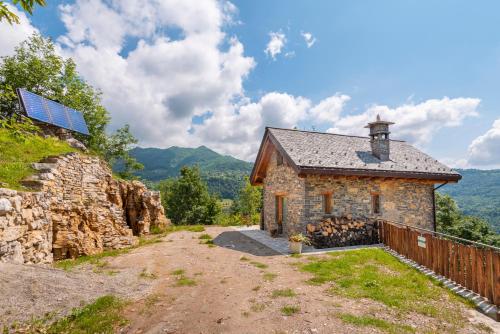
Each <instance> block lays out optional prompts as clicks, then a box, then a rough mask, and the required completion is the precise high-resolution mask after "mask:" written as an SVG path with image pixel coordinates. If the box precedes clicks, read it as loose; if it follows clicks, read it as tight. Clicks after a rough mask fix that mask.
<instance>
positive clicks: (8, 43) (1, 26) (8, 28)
mask: <svg viewBox="0 0 500 334" xmlns="http://www.w3.org/2000/svg"><path fill="white" fill-rule="evenodd" d="M5 5H6V6H7V8H9V10H11V11H12V12H13V13H14V14H16V15H17V16H18V17H19V21H20V23H19V24H12V25H10V24H9V23H7V21H6V20H2V21H0V57H3V56H8V55H11V54H12V53H13V52H14V48H15V47H16V46H17V45H18V44H19V43H21V42H22V41H24V40H26V38H28V37H29V36H31V35H32V34H33V33H35V32H38V30H37V29H36V28H35V27H33V26H32V25H31V22H30V20H29V19H28V17H27V16H26V14H25V13H24V12H22V11H20V10H18V9H17V7H14V6H12V5H11V4H9V3H5Z"/></svg>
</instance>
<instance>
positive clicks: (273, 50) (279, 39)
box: [264, 31, 286, 60]
mask: <svg viewBox="0 0 500 334" xmlns="http://www.w3.org/2000/svg"><path fill="white" fill-rule="evenodd" d="M285 44H286V36H285V34H283V33H282V32H281V31H278V32H270V33H269V42H268V43H267V46H266V49H265V50H264V52H265V53H266V54H267V55H268V56H270V57H271V58H273V60H276V56H277V55H279V54H280V53H281V51H282V49H283V47H284V46H285Z"/></svg>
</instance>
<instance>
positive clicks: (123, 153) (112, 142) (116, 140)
mask: <svg viewBox="0 0 500 334" xmlns="http://www.w3.org/2000/svg"><path fill="white" fill-rule="evenodd" d="M137 143H138V141H137V139H136V138H135V137H134V136H133V135H132V134H131V133H130V126H129V125H128V124H126V125H125V126H124V127H123V128H121V129H118V130H116V132H115V133H114V134H112V135H111V136H109V137H108V139H107V141H106V149H105V150H104V158H105V159H106V161H108V162H109V163H110V164H111V165H113V164H114V163H115V162H116V160H120V162H122V163H123V167H122V168H121V170H120V171H119V172H118V175H120V177H122V178H125V179H132V178H134V177H135V176H134V175H133V171H136V170H139V169H143V168H144V165H143V164H141V163H139V162H138V161H137V160H135V159H134V158H132V157H131V156H130V155H129V154H128V151H129V150H130V149H131V146H132V145H133V144H137Z"/></svg>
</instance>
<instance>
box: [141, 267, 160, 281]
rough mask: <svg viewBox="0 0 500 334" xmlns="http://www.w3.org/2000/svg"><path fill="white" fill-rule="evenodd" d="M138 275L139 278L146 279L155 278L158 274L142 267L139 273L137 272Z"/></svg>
mask: <svg viewBox="0 0 500 334" xmlns="http://www.w3.org/2000/svg"><path fill="white" fill-rule="evenodd" d="M139 277H141V278H146V279H157V278H158V276H157V275H156V274H155V273H151V272H148V271H147V270H146V268H144V269H143V270H142V271H141V273H140V274H139Z"/></svg>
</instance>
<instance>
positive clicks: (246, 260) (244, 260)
mask: <svg viewBox="0 0 500 334" xmlns="http://www.w3.org/2000/svg"><path fill="white" fill-rule="evenodd" d="M240 261H243V262H248V261H250V259H249V258H248V257H245V256H242V257H240Z"/></svg>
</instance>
